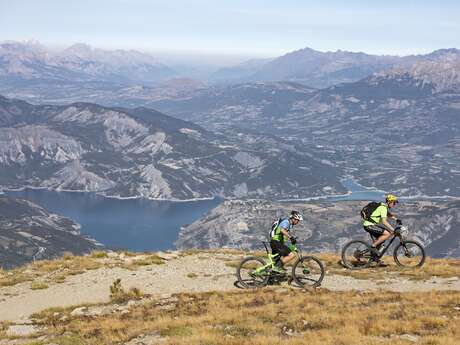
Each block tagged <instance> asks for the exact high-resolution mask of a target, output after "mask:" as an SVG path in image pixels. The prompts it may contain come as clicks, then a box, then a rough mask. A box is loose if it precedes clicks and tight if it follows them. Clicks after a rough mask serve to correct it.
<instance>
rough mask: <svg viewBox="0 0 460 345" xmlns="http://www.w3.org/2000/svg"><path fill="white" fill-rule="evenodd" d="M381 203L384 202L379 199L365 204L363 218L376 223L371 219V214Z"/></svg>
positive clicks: (362, 212)
mask: <svg viewBox="0 0 460 345" xmlns="http://www.w3.org/2000/svg"><path fill="white" fill-rule="evenodd" d="M380 205H382V203H380V202H377V201H371V202H370V203H368V204H367V205H366V206H364V207H363V208H362V209H361V212H360V213H361V218H362V219H364V220H367V221H369V222H372V223H375V222H374V221H373V220H372V219H371V215H372V213H374V211H375V210H376V209H377V207H379V206H380Z"/></svg>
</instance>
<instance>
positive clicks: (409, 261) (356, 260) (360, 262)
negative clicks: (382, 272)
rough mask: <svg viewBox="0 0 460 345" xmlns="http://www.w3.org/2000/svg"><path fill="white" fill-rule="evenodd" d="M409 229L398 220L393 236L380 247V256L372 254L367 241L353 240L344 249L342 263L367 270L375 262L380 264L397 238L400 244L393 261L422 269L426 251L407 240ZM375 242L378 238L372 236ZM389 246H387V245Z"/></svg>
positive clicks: (395, 249) (352, 267) (395, 250)
mask: <svg viewBox="0 0 460 345" xmlns="http://www.w3.org/2000/svg"><path fill="white" fill-rule="evenodd" d="M406 234H407V228H406V227H404V226H402V222H401V221H400V220H399V219H398V221H397V226H396V228H395V231H394V232H393V234H392V235H393V236H391V237H390V238H389V239H387V240H386V241H385V242H384V243H382V244H380V246H378V248H377V250H378V255H372V254H371V244H370V243H368V242H366V241H361V240H353V241H350V242H348V243H347V244H346V245H345V246H344V247H343V249H342V263H343V265H344V266H346V267H347V268H349V269H354V270H356V269H361V268H367V267H369V266H371V265H372V263H373V262H377V263H378V262H379V261H380V259H381V258H382V256H383V255H385V253H386V252H387V250H388V249H389V248H390V247H391V245H392V243H393V242H394V240H395V239H396V238H398V239H399V244H398V245H397V246H396V247H395V248H394V251H393V259H394V261H395V262H396V264H397V265H398V266H401V267H408V268H409V267H410V268H417V267H422V265H423V264H424V262H425V249H424V248H423V246H422V245H421V244H420V243H419V242H417V241H414V240H407V239H406ZM371 238H372V240H373V241H375V240H376V237H375V236H373V235H371ZM388 241H390V242H389V243H388V245H386V243H387V242H388Z"/></svg>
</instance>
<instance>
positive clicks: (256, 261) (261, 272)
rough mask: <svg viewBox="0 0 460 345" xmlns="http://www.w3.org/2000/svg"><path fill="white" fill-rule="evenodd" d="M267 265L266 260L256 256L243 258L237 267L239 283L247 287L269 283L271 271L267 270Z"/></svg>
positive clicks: (252, 287)
mask: <svg viewBox="0 0 460 345" xmlns="http://www.w3.org/2000/svg"><path fill="white" fill-rule="evenodd" d="M266 266H267V265H266V264H265V261H264V260H263V259H261V258H259V257H256V256H250V257H247V258H245V259H243V261H241V263H240V264H239V266H238V268H237V269H236V277H237V278H238V282H239V284H240V285H241V286H242V287H244V288H246V289H254V288H260V287H263V286H265V285H267V284H268V279H269V278H270V273H269V272H267V269H266Z"/></svg>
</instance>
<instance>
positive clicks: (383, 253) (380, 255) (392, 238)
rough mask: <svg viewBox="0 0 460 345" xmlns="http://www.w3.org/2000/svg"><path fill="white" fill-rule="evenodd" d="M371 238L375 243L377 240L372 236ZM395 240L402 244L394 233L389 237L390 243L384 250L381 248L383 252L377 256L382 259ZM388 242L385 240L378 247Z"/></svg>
mask: <svg viewBox="0 0 460 345" xmlns="http://www.w3.org/2000/svg"><path fill="white" fill-rule="evenodd" d="M370 236H371V238H372V240H373V241H375V240H376V239H377V238H376V237H375V236H373V235H371V234H370ZM396 238H399V241H400V242H401V243H403V242H404V241H403V240H402V238H401V236H400V235H395V234H394V233H393V234H392V237H391V240H390V242H389V243H388V244H387V245H386V246H385V248H383V251H382V252H381V253H380V254H379V257H382V256H384V255H385V253H386V252H387V250H388V249H389V248H390V247H391V245H392V244H393V242H394V241H395V239H396ZM387 242H388V239H387V240H385V242H383V243H382V244H380V246H382V245H383V244H386V243H387Z"/></svg>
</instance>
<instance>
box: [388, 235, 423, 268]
mask: <svg viewBox="0 0 460 345" xmlns="http://www.w3.org/2000/svg"><path fill="white" fill-rule="evenodd" d="M393 258H394V260H395V262H396V264H397V265H398V266H401V267H407V268H417V267H422V266H423V264H424V263H425V249H423V246H422V245H421V244H420V243H419V242H417V241H412V240H410V241H404V242H401V243H400V244H399V245H398V246H397V247H396V248H395V250H394V252H393Z"/></svg>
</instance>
